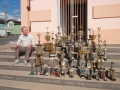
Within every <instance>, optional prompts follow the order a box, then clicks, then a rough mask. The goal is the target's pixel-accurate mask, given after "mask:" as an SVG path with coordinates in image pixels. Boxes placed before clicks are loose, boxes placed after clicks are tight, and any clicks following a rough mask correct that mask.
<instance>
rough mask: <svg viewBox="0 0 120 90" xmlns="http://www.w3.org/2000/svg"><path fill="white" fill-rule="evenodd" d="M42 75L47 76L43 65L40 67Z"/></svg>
mask: <svg viewBox="0 0 120 90" xmlns="http://www.w3.org/2000/svg"><path fill="white" fill-rule="evenodd" d="M40 75H45V74H44V70H43V65H41V67H40Z"/></svg>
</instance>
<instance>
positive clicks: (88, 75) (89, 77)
mask: <svg viewBox="0 0 120 90" xmlns="http://www.w3.org/2000/svg"><path fill="white" fill-rule="evenodd" d="M87 69H88V73H87V77H86V79H87V80H91V62H90V60H88V62H87Z"/></svg>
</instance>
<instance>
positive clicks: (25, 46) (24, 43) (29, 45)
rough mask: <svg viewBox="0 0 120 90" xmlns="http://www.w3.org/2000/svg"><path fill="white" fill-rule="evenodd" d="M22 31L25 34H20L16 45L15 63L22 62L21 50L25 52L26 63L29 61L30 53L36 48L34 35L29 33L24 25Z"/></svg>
mask: <svg viewBox="0 0 120 90" xmlns="http://www.w3.org/2000/svg"><path fill="white" fill-rule="evenodd" d="M21 31H22V33H23V34H22V35H20V36H19V39H18V41H17V43H16V44H15V45H14V49H15V61H14V63H13V65H14V64H18V63H19V62H20V59H19V52H25V60H24V64H25V65H26V64H27V62H28V61H29V57H30V53H31V52H32V51H33V50H34V38H33V36H32V35H30V34H28V28H27V27H26V26H23V27H22V28H21Z"/></svg>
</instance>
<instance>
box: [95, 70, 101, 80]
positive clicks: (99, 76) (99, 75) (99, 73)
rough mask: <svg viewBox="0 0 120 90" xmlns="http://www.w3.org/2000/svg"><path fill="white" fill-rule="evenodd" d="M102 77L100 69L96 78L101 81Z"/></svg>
mask: <svg viewBox="0 0 120 90" xmlns="http://www.w3.org/2000/svg"><path fill="white" fill-rule="evenodd" d="M100 78H101V72H100V70H98V72H97V75H96V80H97V81H100Z"/></svg>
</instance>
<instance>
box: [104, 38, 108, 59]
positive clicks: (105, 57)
mask: <svg viewBox="0 0 120 90" xmlns="http://www.w3.org/2000/svg"><path fill="white" fill-rule="evenodd" d="M103 44H104V46H105V48H104V60H105V61H107V56H106V50H107V49H106V41H105V40H104V42H103Z"/></svg>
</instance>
